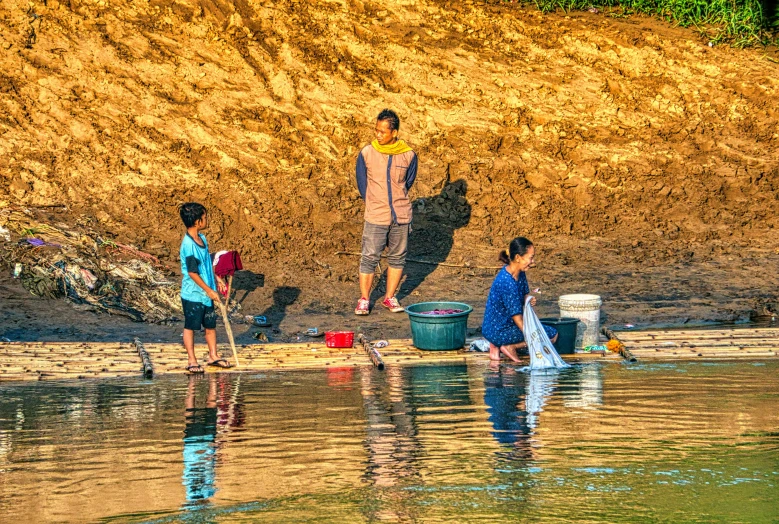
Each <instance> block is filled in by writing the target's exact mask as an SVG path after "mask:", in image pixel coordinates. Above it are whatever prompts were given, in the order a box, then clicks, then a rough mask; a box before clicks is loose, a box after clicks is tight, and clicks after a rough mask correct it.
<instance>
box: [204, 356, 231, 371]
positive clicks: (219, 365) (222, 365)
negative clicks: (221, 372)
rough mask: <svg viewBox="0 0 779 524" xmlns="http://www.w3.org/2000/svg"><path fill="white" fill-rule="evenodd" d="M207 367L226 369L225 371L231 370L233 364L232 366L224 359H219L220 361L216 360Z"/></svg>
mask: <svg viewBox="0 0 779 524" xmlns="http://www.w3.org/2000/svg"><path fill="white" fill-rule="evenodd" d="M207 365H209V366H214V367H216V368H224V369H229V368H231V367H233V365H232V364H230V363H229V362H228V361H226V360H225V359H223V358H218V359H216V360H214V361H213V362H209V363H208V364H207Z"/></svg>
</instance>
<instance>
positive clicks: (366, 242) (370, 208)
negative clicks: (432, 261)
mask: <svg viewBox="0 0 779 524" xmlns="http://www.w3.org/2000/svg"><path fill="white" fill-rule="evenodd" d="M399 129H400V119H399V118H398V115H397V114H396V113H395V112H394V111H391V110H389V109H385V110H383V111H382V112H381V113H379V116H378V117H377V118H376V130H375V132H376V140H374V141H373V142H371V144H370V145H368V146H365V147H364V148H363V149H362V151H360V154H359V155H357V168H356V176H357V188H358V189H359V190H360V196H361V197H362V199H363V200H364V201H365V223H364V225H363V232H362V258H361V260H360V300H358V301H357V307H356V308H355V310H354V313H355V314H356V315H368V314H369V313H370V300H369V298H370V294H371V287H373V274H374V271H375V270H376V266H377V265H378V263H379V259H380V257H381V253H382V251H384V248H385V247H386V248H387V250H388V252H387V263H388V266H389V267H388V268H387V292H386V295H385V297H384V300H383V301H382V303H381V304H382V305H383V306H384V307H386V308H387V309H389V310H390V311H392V312H393V313H400V312H402V311H403V308H402V307H401V305H400V304H399V303H398V299H397V298H395V292H396V291H397V290H398V287H399V286H400V279H401V277H402V276H403V267H404V266H405V264H406V253H407V251H408V234H409V227H410V225H411V201H410V200H409V198H408V190H409V189H411V186H412V185H413V184H414V180H415V179H416V176H417V155H416V153H414V151H413V150H412V149H411V148H410V147H409V146H408V145H406V143H405V142H404V141H403V140H398V131H399Z"/></svg>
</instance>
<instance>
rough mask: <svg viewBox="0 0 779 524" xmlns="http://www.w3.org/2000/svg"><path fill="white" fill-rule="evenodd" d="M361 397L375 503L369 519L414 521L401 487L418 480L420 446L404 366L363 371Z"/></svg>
mask: <svg viewBox="0 0 779 524" xmlns="http://www.w3.org/2000/svg"><path fill="white" fill-rule="evenodd" d="M361 379H362V397H363V402H364V405H365V412H366V417H367V423H368V427H367V431H368V436H367V439H366V446H367V448H368V468H367V470H366V480H367V481H368V482H369V483H370V484H371V485H372V486H373V487H374V493H373V496H374V497H375V500H376V504H374V505H373V506H372V508H371V514H370V515H369V517H370V518H369V520H371V521H373V520H393V521H398V520H399V521H401V522H407V521H408V522H411V521H415V520H416V515H414V514H413V512H412V507H411V506H410V505H408V504H407V503H406V502H407V499H408V498H410V497H412V496H413V495H412V494H411V492H409V491H406V490H405V489H404V488H405V487H406V486H407V485H414V484H417V483H418V482H419V477H420V472H419V465H418V463H417V458H416V457H417V456H418V455H419V453H420V451H421V445H420V444H419V440H418V437H417V429H416V421H415V417H414V415H413V410H412V409H411V406H409V405H408V402H407V399H406V395H405V392H406V391H407V390H408V385H407V380H406V377H404V369H403V368H399V367H396V366H393V367H391V368H389V369H388V370H387V371H386V372H385V373H378V372H376V371H374V370H370V371H367V372H363V373H362V375H361Z"/></svg>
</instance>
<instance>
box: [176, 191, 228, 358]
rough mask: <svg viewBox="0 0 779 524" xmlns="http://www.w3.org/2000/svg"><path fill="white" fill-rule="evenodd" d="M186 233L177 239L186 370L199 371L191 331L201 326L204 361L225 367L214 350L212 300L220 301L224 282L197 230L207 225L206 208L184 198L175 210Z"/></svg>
mask: <svg viewBox="0 0 779 524" xmlns="http://www.w3.org/2000/svg"><path fill="white" fill-rule="evenodd" d="M179 214H180V215H181V220H182V221H183V222H184V227H186V228H187V233H186V235H184V239H183V240H182V241H181V250H180V251H179V255H180V257H181V306H182V308H183V309H184V348H185V349H186V350H187V358H188V362H187V368H186V369H187V371H189V372H190V373H203V367H202V366H201V365H200V364H198V362H197V357H196V356H195V331H198V330H200V328H201V326H202V327H203V328H205V330H206V344H208V359H209V362H208V365H209V366H219V367H223V368H229V367H231V365H230V364H229V363H228V362H227V361H226V360H225V359H223V358H220V357H219V354H218V353H217V352H216V311H215V310H214V301H215V300H216V301H217V302H219V301H221V298H220V297H219V293H217V292H216V289H217V288H218V289H219V291H224V290H225V289H226V287H225V283H224V282H223V281H222V280H221V279H219V278H218V277H216V276H215V275H214V268H213V266H212V265H211V255H210V254H209V252H208V241H207V240H206V236H205V235H204V234H202V233H201V231H203V230H204V229H207V228H208V214H207V212H206V208H205V207H203V206H202V205H201V204H198V203H196V202H188V203H186V204H183V205H182V206H181V209H180V210H179Z"/></svg>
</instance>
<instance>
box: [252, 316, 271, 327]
mask: <svg viewBox="0 0 779 524" xmlns="http://www.w3.org/2000/svg"><path fill="white" fill-rule="evenodd" d="M252 324H254V325H255V326H257V327H271V323H270V322H268V318H267V317H266V316H265V315H257V316H255V317H252Z"/></svg>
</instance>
